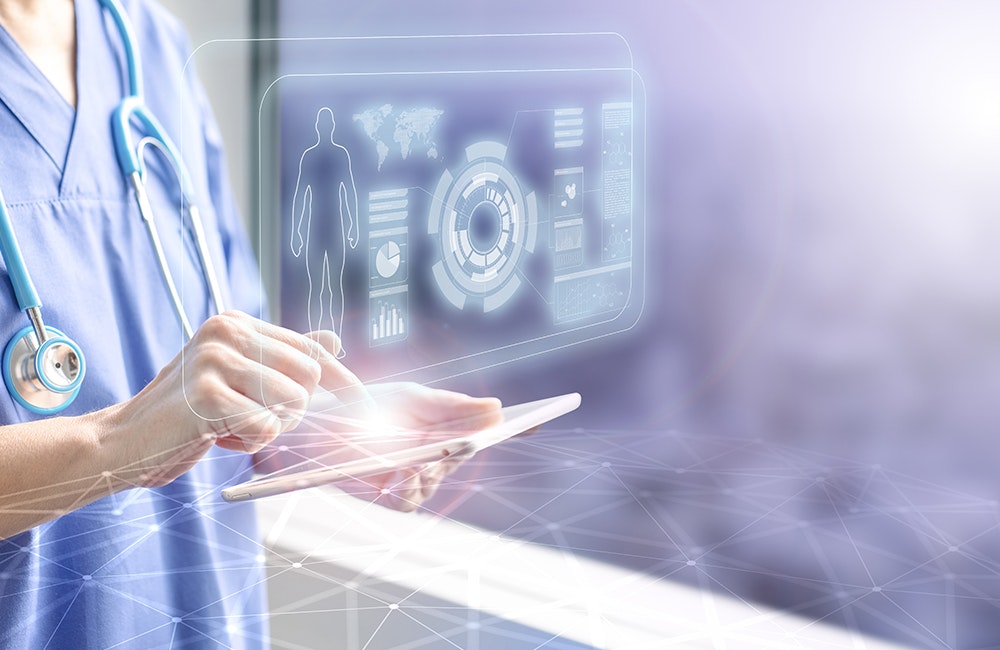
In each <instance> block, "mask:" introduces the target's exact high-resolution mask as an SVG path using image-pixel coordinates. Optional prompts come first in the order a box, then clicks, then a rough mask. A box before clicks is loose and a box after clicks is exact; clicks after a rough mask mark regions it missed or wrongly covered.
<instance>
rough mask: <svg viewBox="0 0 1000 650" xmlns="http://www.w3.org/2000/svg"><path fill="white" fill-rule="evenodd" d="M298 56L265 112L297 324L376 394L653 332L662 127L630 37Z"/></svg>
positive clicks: (477, 41) (276, 236)
mask: <svg viewBox="0 0 1000 650" xmlns="http://www.w3.org/2000/svg"><path fill="white" fill-rule="evenodd" d="M281 48H282V50H281V61H282V67H281V70H280V73H279V74H278V75H276V78H275V79H274V81H273V82H272V83H271V84H270V85H269V86H268V87H267V89H266V91H265V93H264V94H263V96H262V98H261V112H260V115H261V120H262V123H261V125H260V128H261V130H262V132H263V131H265V130H267V129H269V128H270V129H273V128H277V133H278V137H277V138H276V146H275V157H276V160H274V161H266V162H267V163H268V164H262V165H261V169H262V170H263V169H265V168H270V169H273V170H274V174H273V177H270V178H268V177H265V176H264V175H263V174H262V178H261V182H262V183H269V182H270V183H275V184H276V185H277V187H276V188H275V191H274V196H275V216H274V217H273V218H271V219H268V218H266V216H265V215H262V218H261V222H260V223H261V233H260V242H261V246H260V255H261V262H262V269H263V272H264V273H265V275H267V274H270V275H271V276H273V277H270V278H264V280H265V284H269V290H270V293H271V294H272V295H271V299H272V304H276V305H277V306H278V309H277V313H276V314H275V316H276V319H277V320H279V321H280V322H281V324H283V325H285V326H287V327H290V328H292V329H296V330H299V331H309V330H314V329H320V328H322V329H333V330H335V331H336V332H337V333H338V334H339V335H340V337H341V339H342V341H343V346H344V361H345V363H347V364H348V365H349V366H350V367H351V368H352V369H353V370H354V371H355V372H357V373H358V374H359V376H360V377H361V378H362V379H365V380H377V379H386V378H390V377H406V378H408V379H416V380H420V381H425V382H427V381H434V380H436V379H441V378H444V377H450V376H454V375H457V374H462V373H465V372H470V371H474V370H479V369H483V368H486V367H490V366H493V365H496V364H499V363H504V362H508V361H512V360H515V359H519V358H524V357H527V356H534V355H538V354H541V353H545V352H550V351H553V350H556V349H563V348H566V347H568V346H572V345H575V344H578V343H581V342H583V341H587V340H592V339H594V338H597V337H603V336H608V335H612V334H618V333H621V332H625V331H627V330H629V329H630V328H631V327H632V326H633V325H634V324H635V322H636V321H637V319H638V318H639V315H640V314H641V311H642V304H643V292H644V289H643V287H644V282H643V281H644V255H643V254H644V246H643V231H644V228H643V226H644V220H645V213H644V207H645V205H644V203H645V202H644V191H645V184H644V174H645V168H644V164H643V163H644V157H643V153H644V147H643V144H644V122H645V113H644V96H643V93H642V88H641V80H640V78H639V76H638V74H637V73H636V71H635V70H634V69H633V66H632V63H631V58H630V53H629V50H628V46H627V43H626V42H625V41H623V40H622V39H621V38H620V37H618V36H617V35H613V34H572V35H565V34H562V35H528V36H525V35H517V36H457V37H455V36H452V37H405V38H343V39H339V38H338V39H328V40H304V41H303V40H295V41H283V42H281ZM269 115H270V116H277V119H276V121H277V124H269V123H267V116H269ZM268 165H270V167H268ZM268 280H270V282H268ZM275 293H276V294H277V295H273V294H275Z"/></svg>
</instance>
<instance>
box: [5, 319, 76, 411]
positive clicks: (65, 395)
mask: <svg viewBox="0 0 1000 650" xmlns="http://www.w3.org/2000/svg"><path fill="white" fill-rule="evenodd" d="M45 331H46V333H47V334H48V338H46V339H45V341H43V342H42V344H41V345H39V344H38V337H37V336H36V335H35V329H34V328H33V327H31V326H28V327H25V328H24V329H22V330H21V331H20V332H18V333H17V334H16V335H14V338H12V339H11V340H10V343H8V344H7V348H6V349H5V350H4V354H3V380H4V383H5V384H6V385H7V390H8V391H10V394H11V396H12V397H13V398H14V399H15V400H16V401H17V402H18V403H19V404H20V405H21V406H23V407H24V408H26V409H28V410H29V411H31V412H33V413H38V414H41V415H50V414H52V413H58V412H59V411H62V410H63V409H65V408H66V407H67V406H69V405H70V404H71V403H72V402H73V400H74V399H75V398H76V396H77V394H78V393H79V392H80V384H82V383H83V376H84V374H86V370H87V368H86V364H85V362H84V360H83V352H81V350H80V347H79V346H78V345H77V344H76V343H74V342H73V341H72V340H71V339H69V338H67V337H66V335H65V334H63V333H62V332H60V331H59V330H57V329H56V328H54V327H46V328H45Z"/></svg>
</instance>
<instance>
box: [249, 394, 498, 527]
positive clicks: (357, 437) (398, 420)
mask: <svg viewBox="0 0 1000 650" xmlns="http://www.w3.org/2000/svg"><path fill="white" fill-rule="evenodd" d="M368 391H369V392H370V394H371V395H372V397H373V398H374V399H375V403H376V405H377V409H378V410H377V413H376V414H374V415H373V414H370V413H369V414H365V413H359V412H358V411H359V409H358V408H357V407H345V406H343V405H342V404H341V403H340V402H339V401H338V400H336V399H331V398H330V397H329V396H324V395H319V396H318V397H314V399H313V402H312V403H311V405H310V412H309V414H307V415H306V417H305V418H304V420H303V423H302V426H300V427H299V428H298V429H296V430H295V431H292V432H289V433H285V434H283V435H282V436H281V437H280V438H279V439H278V440H277V442H278V443H279V445H280V446H279V447H277V448H275V447H274V446H273V445H272V446H271V447H269V448H268V449H267V450H265V451H264V452H262V453H261V454H258V459H259V462H258V469H261V470H262V471H267V472H271V471H276V470H278V469H280V468H286V467H288V466H289V465H297V466H298V468H300V469H308V468H311V467H321V466H329V465H332V464H335V463H341V462H347V461H350V460H354V459H357V458H369V457H372V456H376V455H381V454H385V453H388V452H391V451H398V450H400V449H405V448H409V447H415V446H419V445H420V444H423V443H424V442H426V439H427V438H428V437H430V436H435V437H439V436H440V435H441V434H442V433H445V434H447V431H448V429H449V428H450V427H445V428H444V429H438V430H435V428H434V425H435V424H440V423H449V422H452V421H455V420H462V419H464V418H470V417H474V418H476V427H477V428H485V427H487V426H490V425H493V424H496V423H498V422H499V421H500V419H501V418H502V416H501V414H500V401H499V400H497V399H495V398H474V397H469V396H468V395H464V394H462V393H456V392H452V391H447V390H439V389H432V388H428V387H425V386H421V385H419V384H414V383H391V384H373V385H369V386H368ZM380 427H381V430H382V432H384V435H380V434H373V433H372V430H373V429H375V430H378V429H379V428H380ZM399 429H402V430H405V434H403V435H394V434H395V432H396V430H399ZM414 429H420V430H422V431H423V435H418V436H414V435H413V433H412V432H413V430H414ZM452 430H453V431H454V433H453V435H455V436H458V435H461V434H462V433H463V432H464V431H458V430H454V429H453V428H452ZM281 450H284V451H281ZM464 460H466V458H463V457H455V458H453V459H448V460H446V461H440V462H435V463H431V464H428V465H422V466H418V467H409V468H405V469H400V470H394V471H388V472H386V473H385V474H380V475H378V476H374V477H368V478H365V479H355V480H349V481H342V482H338V483H337V487H339V488H341V489H342V490H343V491H345V492H347V493H349V494H352V495H354V496H357V497H359V498H365V499H368V500H374V501H375V502H377V503H379V504H381V505H384V506H387V507H391V508H394V509H397V510H403V511H407V512H408V511H411V510H414V509H415V508H417V507H418V506H419V505H420V504H421V503H423V502H424V501H425V500H427V499H428V498H430V497H431V496H432V495H433V494H434V492H435V491H436V490H437V488H438V486H439V485H440V483H441V481H442V480H443V479H444V478H445V477H446V476H447V475H448V474H450V473H451V472H453V471H454V470H455V469H456V468H457V467H458V466H459V465H461V463H462V462H463V461H464Z"/></svg>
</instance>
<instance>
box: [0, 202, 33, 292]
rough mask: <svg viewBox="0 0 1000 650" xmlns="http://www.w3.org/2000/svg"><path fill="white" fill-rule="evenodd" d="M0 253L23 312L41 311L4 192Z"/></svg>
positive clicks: (0, 227)
mask: <svg viewBox="0 0 1000 650" xmlns="http://www.w3.org/2000/svg"><path fill="white" fill-rule="evenodd" d="M0 253H2V254H3V260H4V263H5V264H6V265H7V274H8V275H9V276H10V283H11V284H12V285H14V296H15V297H16V298H17V304H18V306H19V307H20V308H21V311H27V310H28V309H31V308H34V309H40V308H41V306H42V301H41V300H39V299H38V292H37V291H35V285H34V283H33V282H32V281H31V276H30V275H29V274H28V268H27V267H26V266H25V265H24V257H22V256H21V247H20V246H19V245H18V243H17V236H16V235H15V234H14V227H13V226H12V225H11V223H10V215H8V214H7V202H6V201H4V198H3V192H2V191H0Z"/></svg>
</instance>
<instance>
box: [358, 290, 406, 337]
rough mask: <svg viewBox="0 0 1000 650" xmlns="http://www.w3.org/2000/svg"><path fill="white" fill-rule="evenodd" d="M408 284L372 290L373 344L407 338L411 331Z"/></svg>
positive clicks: (371, 329) (370, 299)
mask: <svg viewBox="0 0 1000 650" xmlns="http://www.w3.org/2000/svg"><path fill="white" fill-rule="evenodd" d="M407 293H408V292H407V288H406V286H400V287H390V288H388V289H381V290H379V291H372V292H371V295H370V298H369V302H368V314H369V319H370V323H369V328H368V331H369V339H368V340H369V342H370V344H371V345H372V346H376V345H384V344H386V343H394V342H396V341H402V340H405V339H406V335H407V332H408V331H409V326H408V323H407V321H408V317H407V301H406V297H407Z"/></svg>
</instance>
